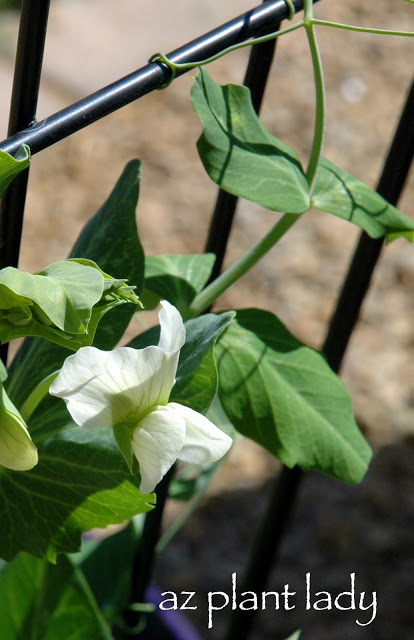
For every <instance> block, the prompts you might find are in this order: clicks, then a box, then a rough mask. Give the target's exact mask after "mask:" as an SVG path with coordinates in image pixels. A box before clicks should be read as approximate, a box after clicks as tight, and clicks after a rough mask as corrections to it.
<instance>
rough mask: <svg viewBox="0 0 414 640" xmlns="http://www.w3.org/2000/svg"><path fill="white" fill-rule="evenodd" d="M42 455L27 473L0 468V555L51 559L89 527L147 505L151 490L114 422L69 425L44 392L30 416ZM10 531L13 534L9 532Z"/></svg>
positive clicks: (74, 547) (72, 546)
mask: <svg viewBox="0 0 414 640" xmlns="http://www.w3.org/2000/svg"><path fill="white" fill-rule="evenodd" d="M30 432H31V435H32V438H33V441H34V443H35V444H36V445H37V448H38V452H39V463H38V464H37V466H36V467H35V468H34V469H32V470H31V471H27V472H25V473H21V472H20V473H19V472H13V471H9V470H8V469H4V468H2V469H0V513H1V514H2V517H1V519H0V556H1V557H3V558H5V559H6V560H10V559H12V558H13V557H14V556H15V555H16V553H18V552H19V551H27V552H28V553H31V554H32V555H35V556H39V557H41V558H48V559H49V560H51V561H52V562H53V561H55V559H56V555H57V553H61V552H67V553H69V552H74V551H77V550H78V548H79V545H80V536H81V534H82V533H83V532H84V531H88V530H89V529H92V528H94V527H105V526H107V525H108V524H116V523H121V522H124V520H126V519H128V518H130V517H132V516H133V515H135V514H137V513H145V512H147V511H149V510H150V509H151V508H152V504H153V503H154V499H155V498H154V495H153V494H149V495H143V494H141V493H140V491H139V489H138V487H139V484H140V478H139V473H138V465H135V469H134V471H135V474H134V475H131V473H130V471H129V470H128V468H127V466H126V464H125V462H124V460H123V458H122V457H121V456H120V454H119V450H118V447H117V445H116V442H115V439H114V437H113V434H112V429H96V430H87V429H82V428H81V427H77V426H74V425H73V423H72V422H71V421H70V420H69V418H68V416H67V410H66V407H65V405H64V403H63V402H62V401H61V400H60V399H57V398H52V397H48V398H47V399H45V401H44V402H42V403H41V405H40V406H39V407H38V409H37V410H36V412H35V413H34V415H33V417H32V419H31V420H30ZM11 531H12V532H13V535H10V532H11Z"/></svg>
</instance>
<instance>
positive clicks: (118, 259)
mask: <svg viewBox="0 0 414 640" xmlns="http://www.w3.org/2000/svg"><path fill="white" fill-rule="evenodd" d="M140 180H141V162H140V161H139V160H132V161H131V162H129V163H128V164H127V165H126V167H125V169H124V171H123V172H122V175H121V177H120V178H119V180H118V182H117V183H116V185H115V187H114V189H113V191H112V193H111V195H110V196H109V198H108V200H107V201H106V202H105V203H104V204H103V205H102V207H101V208H100V209H99V211H98V212H97V213H96V214H95V215H94V216H93V217H92V218H91V219H90V220H89V222H88V223H87V224H86V226H85V227H84V229H83V230H82V232H81V234H80V236H79V238H78V239H77V241H76V243H75V245H74V247H73V249H72V251H71V254H70V257H71V258H87V259H89V260H93V261H94V262H96V263H97V264H99V266H100V267H101V269H103V270H104V271H107V272H108V273H110V274H111V275H112V276H114V277H115V278H120V279H124V278H126V279H127V280H128V282H129V284H130V285H131V286H134V287H136V293H137V295H139V294H140V293H141V289H142V285H143V282H144V251H143V249H142V245H141V242H140V239H139V237H138V230H137V223H136V219H135V210H136V207H137V203H138V195H139V184H140ZM135 311H136V309H135V308H134V307H132V306H130V305H124V306H122V307H119V308H118V309H115V310H113V311H112V312H111V314H110V315H108V316H107V317H106V318H105V319H104V320H103V321H102V322H101V323H100V325H99V328H98V330H97V332H96V336H95V340H94V343H93V344H94V346H95V347H98V348H99V349H105V350H108V351H110V350H111V349H112V348H113V347H114V346H115V345H116V344H117V342H119V340H120V339H121V338H122V336H123V335H124V333H125V330H126V328H127V326H128V324H129V322H130V320H131V318H132V316H133V314H134V313H135Z"/></svg>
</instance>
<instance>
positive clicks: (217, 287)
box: [189, 213, 300, 317]
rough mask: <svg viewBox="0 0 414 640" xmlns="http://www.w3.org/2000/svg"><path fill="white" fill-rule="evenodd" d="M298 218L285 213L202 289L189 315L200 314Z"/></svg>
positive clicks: (268, 249) (249, 267) (247, 269)
mask: <svg viewBox="0 0 414 640" xmlns="http://www.w3.org/2000/svg"><path fill="white" fill-rule="evenodd" d="M299 218H300V215H297V214H294V213H285V215H284V216H282V218H280V220H279V221H278V222H277V223H276V224H275V225H274V227H272V228H271V230H270V231H269V232H268V233H267V234H266V235H265V236H264V237H263V238H262V239H261V240H260V241H259V242H258V243H257V244H256V245H255V246H254V247H253V248H252V249H250V251H248V253H246V255H244V256H243V257H242V258H240V260H238V261H237V262H236V263H235V264H233V265H232V266H231V267H229V268H228V269H227V270H226V271H225V272H224V273H222V274H221V276H219V277H218V278H217V279H216V280H214V282H212V283H211V284H210V285H209V286H208V287H206V288H205V289H203V291H201V292H200V293H199V294H198V295H197V296H196V297H195V298H194V300H193V302H192V304H191V305H190V308H189V317H194V316H198V315H200V314H201V313H202V312H203V311H204V310H205V309H207V307H209V306H210V305H212V304H213V302H215V300H216V299H217V298H218V297H219V296H220V295H221V294H222V293H224V292H225V291H227V289H228V288H229V287H231V285H232V284H234V283H235V282H236V281H237V280H239V279H240V278H241V277H242V276H244V274H245V273H247V271H249V269H251V268H252V267H253V266H254V265H255V264H256V263H257V262H258V261H259V260H260V258H262V257H263V256H264V255H265V254H266V253H267V252H268V251H270V249H271V248H272V247H273V246H274V245H275V244H276V242H277V241H278V240H279V239H280V238H281V237H282V236H283V235H284V234H285V233H286V231H288V230H289V229H290V227H291V226H292V225H293V224H294V223H295V222H296V221H297V220H298V219H299Z"/></svg>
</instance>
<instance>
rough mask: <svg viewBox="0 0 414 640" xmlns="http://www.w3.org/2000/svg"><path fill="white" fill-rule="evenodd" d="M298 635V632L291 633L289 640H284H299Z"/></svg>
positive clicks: (287, 639)
mask: <svg viewBox="0 0 414 640" xmlns="http://www.w3.org/2000/svg"><path fill="white" fill-rule="evenodd" d="M300 634H301V631H300V630H299V631H295V633H292V635H291V636H289V638H286V640H299V638H300Z"/></svg>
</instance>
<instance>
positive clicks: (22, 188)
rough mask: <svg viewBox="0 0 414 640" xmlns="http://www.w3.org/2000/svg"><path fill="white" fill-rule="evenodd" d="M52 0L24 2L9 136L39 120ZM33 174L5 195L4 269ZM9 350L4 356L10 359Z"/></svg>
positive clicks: (12, 258) (1, 224)
mask: <svg viewBox="0 0 414 640" xmlns="http://www.w3.org/2000/svg"><path fill="white" fill-rule="evenodd" d="M49 4H50V3H49V0H44V1H42V2H32V0H23V4H22V8H21V14H20V26H19V36H18V43H17V52H16V63H15V70H14V79H13V89H12V97H11V105H10V118H9V128H8V135H9V136H13V135H14V134H16V133H17V132H18V131H19V130H20V129H23V128H25V127H28V126H30V125H31V124H32V123H33V122H34V119H35V117H36V108H37V100H38V95H39V84H40V74H41V70H42V62H43V51H44V46H45V39H46V29H47V21H48V16H49ZM28 179H29V170H28V169H26V171H23V172H22V173H21V174H20V175H19V176H18V177H17V178H16V179H15V180H14V181H13V183H12V184H11V186H10V187H9V189H8V190H7V192H6V193H5V194H4V196H3V198H2V202H1V210H0V268H3V267H7V266H14V267H16V266H17V263H18V257H19V250H20V240H21V233H22V226H23V215H24V207H25V202H26V189H27V182H28ZM7 346H8V345H2V346H1V348H0V356H1V358H2V360H3V361H4V362H6V359H7Z"/></svg>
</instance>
